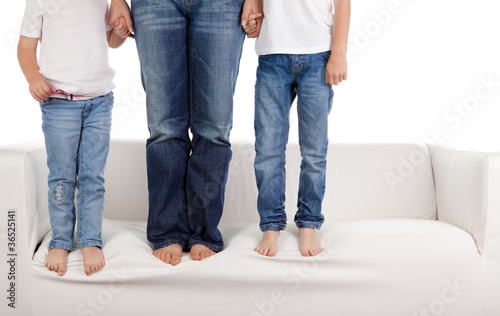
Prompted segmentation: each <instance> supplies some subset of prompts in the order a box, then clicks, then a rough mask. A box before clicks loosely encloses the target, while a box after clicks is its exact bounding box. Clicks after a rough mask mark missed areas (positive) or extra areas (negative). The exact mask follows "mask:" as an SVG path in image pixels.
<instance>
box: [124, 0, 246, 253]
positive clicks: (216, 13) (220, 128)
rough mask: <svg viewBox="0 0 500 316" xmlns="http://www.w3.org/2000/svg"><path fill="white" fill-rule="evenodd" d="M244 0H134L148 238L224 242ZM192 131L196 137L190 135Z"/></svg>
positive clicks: (214, 245)
mask: <svg viewBox="0 0 500 316" xmlns="http://www.w3.org/2000/svg"><path fill="white" fill-rule="evenodd" d="M243 2H244V0H210V1H209V0H192V1H184V0H155V1H152V0H132V8H131V11H132V17H133V20H134V29H135V37H136V43H137V49H138V53H139V59H140V63H141V75H142V82H143V86H144V89H145V91H146V104H147V117H148V127H149V132H150V138H149V139H148V141H147V147H146V157H147V158H146V159H147V171H148V188H149V217H148V226H147V237H148V240H149V241H150V242H151V243H152V244H153V246H154V248H155V249H159V248H162V247H166V246H168V245H171V244H179V245H181V246H182V247H183V248H184V249H185V250H188V249H189V248H190V247H191V246H193V245H195V244H201V245H204V246H206V247H208V248H210V249H212V250H214V251H220V250H222V248H223V240H222V236H221V234H220V232H219V230H218V228H217V226H218V224H219V221H220V218H221V216H222V209H223V204H224V192H225V185H226V180H227V173H228V168H229V162H230V160H231V156H232V151H231V145H230V142H229V133H230V131H231V128H232V117H233V94H234V89H235V85H236V77H237V76H238V68H239V62H240V57H241V51H242V46H243V41H244V38H245V34H244V32H243V30H242V28H241V26H240V11H241V9H242V6H243ZM189 132H191V134H192V138H190V136H189Z"/></svg>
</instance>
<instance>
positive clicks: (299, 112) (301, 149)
mask: <svg viewBox="0 0 500 316" xmlns="http://www.w3.org/2000/svg"><path fill="white" fill-rule="evenodd" d="M298 90H300V86H298V87H297V95H299V91H298ZM300 103H302V102H299V100H298V98H297V112H298V115H297V116H298V119H299V150H300V153H301V156H302V152H303V143H304V134H303V133H304V120H303V117H302V108H301V106H300ZM301 160H302V161H303V160H304V158H303V156H302V159H301ZM302 161H301V165H302V163H303V162H302ZM300 173H301V174H300V175H299V179H300V183H299V193H300V194H299V196H298V199H299V201H301V200H302V199H303V198H304V190H303V188H304V179H303V177H302V170H301V172H300Z"/></svg>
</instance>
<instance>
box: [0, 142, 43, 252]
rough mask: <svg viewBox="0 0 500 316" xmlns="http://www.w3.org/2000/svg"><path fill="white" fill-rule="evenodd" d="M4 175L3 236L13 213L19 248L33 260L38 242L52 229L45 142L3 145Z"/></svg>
mask: <svg viewBox="0 0 500 316" xmlns="http://www.w3.org/2000/svg"><path fill="white" fill-rule="evenodd" d="M0 175H1V177H0V207H1V209H2V214H5V215H4V218H2V219H1V220H0V222H1V223H2V226H1V234H2V237H4V236H5V235H6V234H7V230H8V229H7V226H8V224H7V222H8V214H10V215H11V216H10V218H11V221H14V222H15V224H11V225H15V227H16V231H15V233H16V250H17V252H18V253H19V254H21V253H22V254H23V255H26V256H27V257H28V258H29V260H31V258H32V256H33V254H34V251H35V248H36V246H37V244H38V243H39V242H40V240H41V239H42V238H43V236H44V235H45V234H46V233H47V232H48V231H49V230H50V224H49V219H48V218H49V217H48V207H47V203H48V202H47V188H48V186H47V175H48V169H47V161H46V153H45V148H44V146H43V144H41V143H38V142H37V143H26V144H16V145H11V146H4V147H0ZM9 212H10V213H9ZM14 219H15V220H14Z"/></svg>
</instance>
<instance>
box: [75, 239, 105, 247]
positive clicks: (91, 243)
mask: <svg viewBox="0 0 500 316" xmlns="http://www.w3.org/2000/svg"><path fill="white" fill-rule="evenodd" d="M87 247H99V248H102V241H97V240H93V241H86V242H79V243H77V244H76V248H78V249H82V248H87Z"/></svg>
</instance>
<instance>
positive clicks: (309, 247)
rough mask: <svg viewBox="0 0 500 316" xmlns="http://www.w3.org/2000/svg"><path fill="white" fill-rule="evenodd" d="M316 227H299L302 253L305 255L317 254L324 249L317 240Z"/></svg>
mask: <svg viewBox="0 0 500 316" xmlns="http://www.w3.org/2000/svg"><path fill="white" fill-rule="evenodd" d="M315 233H316V232H315V229H314V228H299V235H300V254H301V255H303V256H304V257H309V256H316V255H317V254H319V253H320V252H321V251H322V250H323V249H321V247H320V246H319V244H318V242H317V241H316V236H315Z"/></svg>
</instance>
